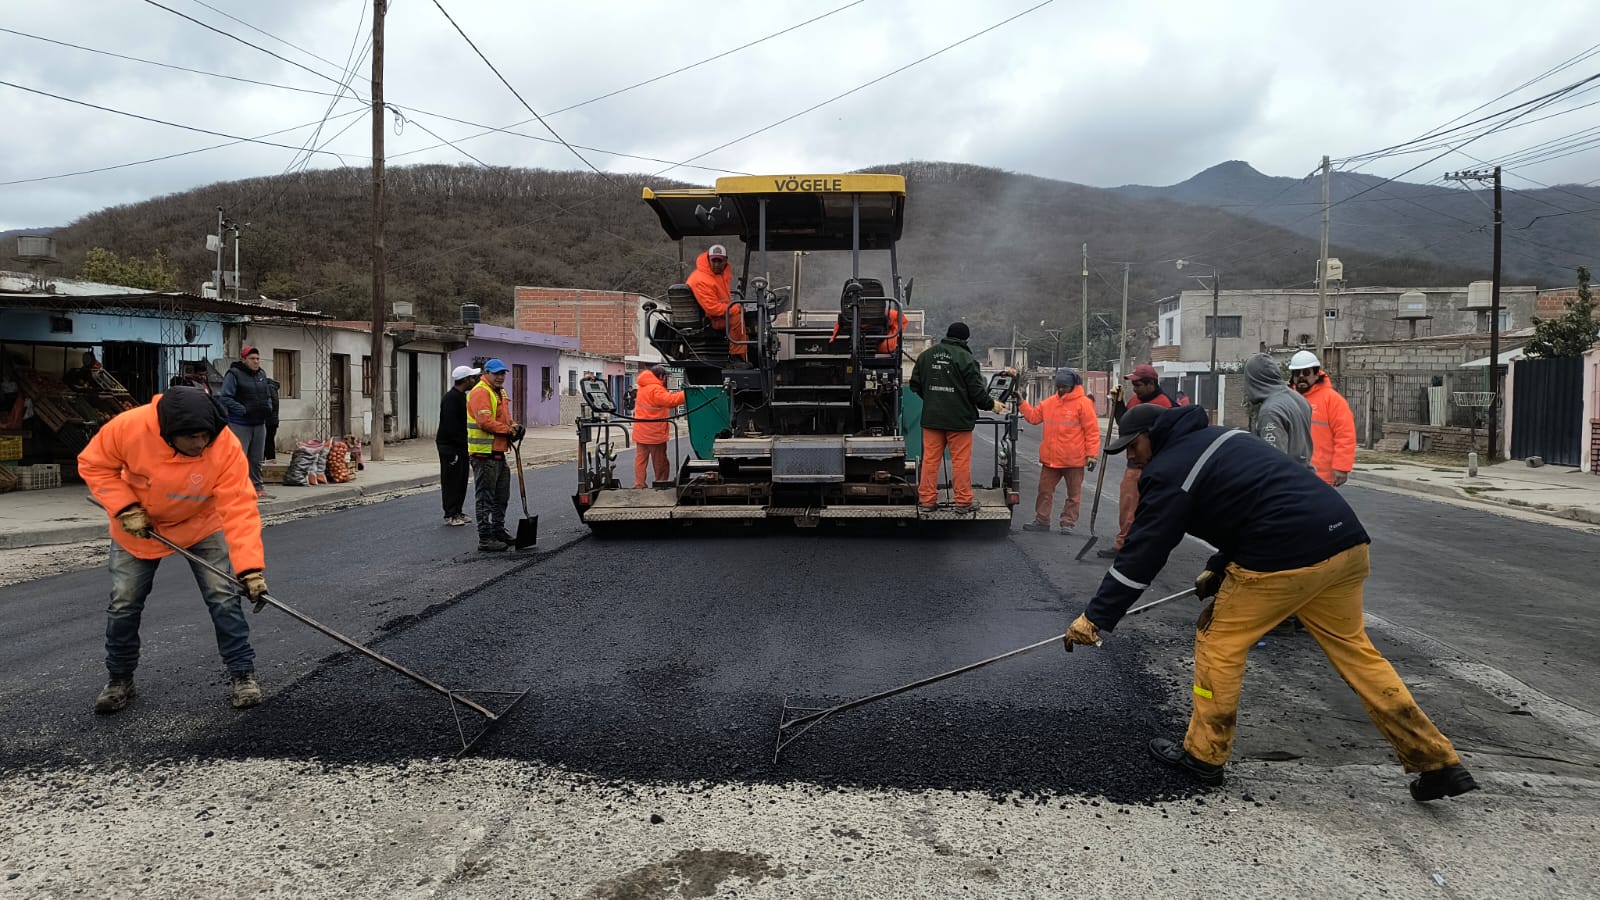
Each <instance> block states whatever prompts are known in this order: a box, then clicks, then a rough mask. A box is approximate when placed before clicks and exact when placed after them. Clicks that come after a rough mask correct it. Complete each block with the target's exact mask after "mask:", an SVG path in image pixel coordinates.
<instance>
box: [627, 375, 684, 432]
mask: <svg viewBox="0 0 1600 900" xmlns="http://www.w3.org/2000/svg"><path fill="white" fill-rule="evenodd" d="M684 400H685V398H684V393H683V391H669V390H667V386H666V385H664V384H662V383H661V379H660V378H657V377H656V373H654V372H652V371H650V370H649V369H645V370H644V371H643V372H640V373H639V396H638V398H637V399H635V400H634V401H633V417H634V419H635V420H636V421H635V422H634V423H633V442H634V443H635V444H665V443H666V442H667V438H669V437H671V436H672V425H671V424H670V423H669V422H668V419H667V417H668V416H671V415H672V411H673V410H674V409H677V408H678V407H680V406H682V405H683V404H684Z"/></svg>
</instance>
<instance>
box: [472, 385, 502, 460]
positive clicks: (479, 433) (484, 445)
mask: <svg viewBox="0 0 1600 900" xmlns="http://www.w3.org/2000/svg"><path fill="white" fill-rule="evenodd" d="M480 390H483V391H488V392H489V415H490V416H491V417H492V418H496V419H498V418H500V392H499V391H496V390H495V389H494V388H491V387H489V386H488V385H487V384H475V385H473V386H472V390H470V391H468V392H467V453H469V454H471V455H472V456H488V455H490V454H492V453H494V438H495V436H494V433H493V432H490V431H484V430H483V429H482V428H479V427H478V420H477V419H474V418H473V417H472V395H473V394H474V393H476V392H477V391H480Z"/></svg>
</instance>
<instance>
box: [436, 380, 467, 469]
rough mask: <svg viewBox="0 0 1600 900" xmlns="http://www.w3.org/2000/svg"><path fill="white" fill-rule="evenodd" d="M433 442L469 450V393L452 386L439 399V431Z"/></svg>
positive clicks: (465, 450) (464, 450)
mask: <svg viewBox="0 0 1600 900" xmlns="http://www.w3.org/2000/svg"><path fill="white" fill-rule="evenodd" d="M433 442H434V443H435V444H438V445H439V446H441V447H454V448H455V449H457V450H460V451H461V452H462V453H463V454H464V453H466V452H467V395H466V394H465V393H464V392H462V391H458V390H456V389H455V388H451V389H450V390H448V391H445V392H444V399H443V400H441V401H439V432H438V434H436V435H435V436H434V438H433Z"/></svg>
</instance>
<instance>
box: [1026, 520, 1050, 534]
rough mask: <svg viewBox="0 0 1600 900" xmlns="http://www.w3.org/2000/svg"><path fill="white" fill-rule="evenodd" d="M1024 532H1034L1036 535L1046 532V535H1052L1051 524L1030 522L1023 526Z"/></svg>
mask: <svg viewBox="0 0 1600 900" xmlns="http://www.w3.org/2000/svg"><path fill="white" fill-rule="evenodd" d="M1022 530H1023V531H1032V532H1035V533H1037V532H1044V533H1045V534H1049V533H1050V523H1049V522H1029V523H1028V524H1026V525H1024V526H1022Z"/></svg>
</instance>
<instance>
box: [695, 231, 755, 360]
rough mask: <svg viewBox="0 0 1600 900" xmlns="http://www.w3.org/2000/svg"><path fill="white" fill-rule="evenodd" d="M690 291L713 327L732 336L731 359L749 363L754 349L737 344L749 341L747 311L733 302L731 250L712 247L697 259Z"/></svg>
mask: <svg viewBox="0 0 1600 900" xmlns="http://www.w3.org/2000/svg"><path fill="white" fill-rule="evenodd" d="M688 285H689V290H691V291H694V299H695V300H696V302H698V303H699V304H700V309H702V310H703V311H705V314H706V318H708V319H710V320H711V327H712V328H715V329H716V330H718V331H724V330H726V331H727V333H728V355H729V356H733V357H735V358H737V359H741V360H743V359H748V358H749V356H750V348H749V346H747V345H745V344H737V343H734V342H735V341H743V340H746V337H745V330H744V307H742V306H740V305H739V304H737V303H734V302H732V300H733V268H732V267H731V266H729V265H728V248H727V247H724V246H723V245H721V244H712V245H711V248H710V249H709V250H707V251H706V252H704V253H702V254H700V255H699V256H697V257H695V261H694V271H693V272H691V273H690V274H689V281H688Z"/></svg>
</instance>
